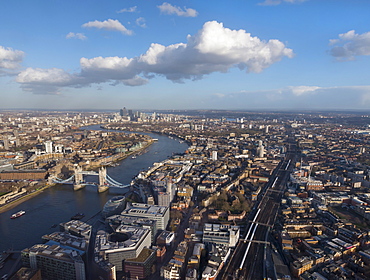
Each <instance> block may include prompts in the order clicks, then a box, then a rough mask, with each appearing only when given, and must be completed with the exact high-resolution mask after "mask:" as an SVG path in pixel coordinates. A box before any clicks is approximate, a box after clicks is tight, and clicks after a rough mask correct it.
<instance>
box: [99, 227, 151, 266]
mask: <svg viewBox="0 0 370 280" xmlns="http://www.w3.org/2000/svg"><path fill="white" fill-rule="evenodd" d="M150 239H151V235H150V230H149V229H145V228H141V227H135V226H126V225H121V226H119V227H118V228H117V229H116V232H114V233H112V234H109V233H107V232H105V231H103V230H100V231H98V233H97V235H96V242H95V253H96V255H95V259H96V262H99V261H107V262H109V263H110V264H112V265H114V266H115V269H116V271H123V260H126V259H134V258H137V257H138V256H139V255H140V253H141V251H142V250H143V249H144V248H149V247H150Z"/></svg>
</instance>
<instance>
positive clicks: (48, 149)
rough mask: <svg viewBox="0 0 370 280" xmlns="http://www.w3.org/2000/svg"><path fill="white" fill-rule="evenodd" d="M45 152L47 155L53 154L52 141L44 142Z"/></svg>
mask: <svg viewBox="0 0 370 280" xmlns="http://www.w3.org/2000/svg"><path fill="white" fill-rule="evenodd" d="M44 145H45V152H46V153H47V154H51V153H53V142H52V141H45V143H44Z"/></svg>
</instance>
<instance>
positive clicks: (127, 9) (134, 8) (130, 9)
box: [117, 6, 137, 14]
mask: <svg viewBox="0 0 370 280" xmlns="http://www.w3.org/2000/svg"><path fill="white" fill-rule="evenodd" d="M136 11H137V6H133V7H130V8H125V9H122V10H119V11H118V12H117V13H119V14H121V13H134V12H136Z"/></svg>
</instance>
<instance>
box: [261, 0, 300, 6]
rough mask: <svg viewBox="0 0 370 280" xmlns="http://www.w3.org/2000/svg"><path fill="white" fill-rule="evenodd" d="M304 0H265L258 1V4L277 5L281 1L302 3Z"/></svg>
mask: <svg viewBox="0 0 370 280" xmlns="http://www.w3.org/2000/svg"><path fill="white" fill-rule="evenodd" d="M305 1H307V0H265V1H264V2H262V3H259V5H262V6H276V5H279V4H281V3H290V4H296V3H302V2H305Z"/></svg>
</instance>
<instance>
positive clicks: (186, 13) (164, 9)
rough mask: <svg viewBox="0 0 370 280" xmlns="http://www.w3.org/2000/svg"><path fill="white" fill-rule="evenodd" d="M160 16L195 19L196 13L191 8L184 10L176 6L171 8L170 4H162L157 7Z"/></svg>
mask: <svg viewBox="0 0 370 280" xmlns="http://www.w3.org/2000/svg"><path fill="white" fill-rule="evenodd" d="M157 7H158V8H159V10H160V11H161V13H162V14H166V15H178V16H180V17H196V16H197V15H198V12H197V11H196V10H194V9H191V8H186V7H184V9H182V8H180V7H176V6H172V5H171V4H169V3H167V2H164V3H163V4H162V5H159V6H157Z"/></svg>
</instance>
